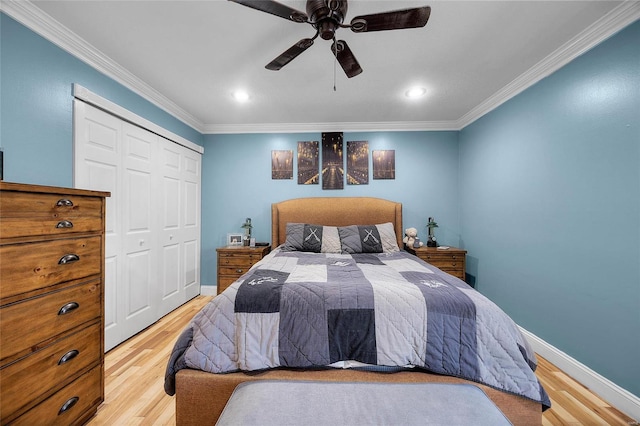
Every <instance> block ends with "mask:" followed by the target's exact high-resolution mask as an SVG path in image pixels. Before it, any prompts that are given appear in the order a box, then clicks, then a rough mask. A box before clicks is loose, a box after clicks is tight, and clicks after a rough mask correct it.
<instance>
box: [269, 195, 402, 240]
mask: <svg viewBox="0 0 640 426" xmlns="http://www.w3.org/2000/svg"><path fill="white" fill-rule="evenodd" d="M386 222H391V223H392V224H393V228H394V229H395V231H396V238H397V239H398V247H402V238H403V235H404V231H403V229H402V203H396V202H394V201H389V200H383V199H381V198H372V197H311V198H294V199H291V200H286V201H281V202H279V203H274V204H272V205H271V245H272V247H274V248H275V247H277V246H279V245H280V244H282V243H284V242H285V240H286V237H287V223H312V224H315V225H325V226H347V225H377V224H381V223H386Z"/></svg>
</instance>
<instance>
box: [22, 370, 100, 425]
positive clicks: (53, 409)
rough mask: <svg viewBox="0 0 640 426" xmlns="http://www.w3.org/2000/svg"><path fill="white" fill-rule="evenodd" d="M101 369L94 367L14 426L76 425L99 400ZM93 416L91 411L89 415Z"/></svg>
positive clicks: (23, 416) (27, 413)
mask: <svg viewBox="0 0 640 426" xmlns="http://www.w3.org/2000/svg"><path fill="white" fill-rule="evenodd" d="M101 384H102V369H101V368H100V366H98V367H95V368H94V369H92V370H91V371H89V372H88V373H86V374H84V375H83V376H81V377H80V378H78V380H76V381H74V382H72V383H71V384H69V385H68V386H66V387H64V388H63V389H61V390H60V391H58V392H57V393H56V394H54V395H52V396H51V397H49V398H47V399H46V400H44V401H43V402H42V403H41V404H39V405H37V406H36V407H35V408H33V409H32V410H29V411H27V412H26V413H25V414H23V415H22V416H20V417H19V418H18V419H17V420H16V422H15V423H14V424H15V425H29V426H31V425H76V424H82V423H84V422H85V421H87V420H88V418H86V417H88V415H87V412H88V410H89V409H90V408H92V407H97V406H98V405H99V404H100V402H101V401H102V385H101ZM91 413H92V412H91Z"/></svg>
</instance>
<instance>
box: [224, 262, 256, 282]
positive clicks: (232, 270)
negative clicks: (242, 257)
mask: <svg viewBox="0 0 640 426" xmlns="http://www.w3.org/2000/svg"><path fill="white" fill-rule="evenodd" d="M249 269H251V265H246V266H231V267H229V266H221V267H220V268H218V273H219V274H220V275H233V276H235V277H236V279H237V278H238V277H240V275H242V274H244V273H245V272H247V271H248V270H249Z"/></svg>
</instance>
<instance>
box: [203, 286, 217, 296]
mask: <svg viewBox="0 0 640 426" xmlns="http://www.w3.org/2000/svg"><path fill="white" fill-rule="evenodd" d="M200 294H201V295H203V296H215V295H217V294H218V287H216V286H215V285H204V284H203V285H201V286H200Z"/></svg>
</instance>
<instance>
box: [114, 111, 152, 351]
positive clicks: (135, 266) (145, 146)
mask: <svg viewBox="0 0 640 426" xmlns="http://www.w3.org/2000/svg"><path fill="white" fill-rule="evenodd" d="M123 151H124V152H123V154H124V156H123V188H122V212H121V216H120V217H121V219H122V225H123V231H122V235H123V245H124V247H123V248H124V252H123V255H124V256H123V261H124V271H125V272H124V274H123V281H122V283H121V285H120V286H119V287H120V291H121V292H122V295H121V296H122V297H121V302H122V303H119V304H118V308H119V309H121V313H120V315H119V316H120V317H121V318H123V330H122V332H123V333H124V336H123V337H124V338H125V339H126V338H129V337H131V336H133V335H134V334H136V333H137V332H139V331H140V330H142V329H144V328H145V327H147V326H148V325H149V324H152V323H153V322H154V321H155V320H156V319H157V318H158V316H157V309H158V308H157V306H158V292H157V290H156V288H155V287H156V286H157V275H158V274H157V269H158V236H157V231H156V230H157V225H156V223H155V222H156V219H157V211H158V206H157V201H156V200H157V194H158V193H159V191H158V189H159V188H158V185H157V179H158V176H157V175H158V172H157V163H158V158H157V156H158V152H159V149H158V136H156V135H155V134H153V133H151V132H149V131H147V130H144V129H142V128H140V127H137V126H133V125H131V124H129V123H126V122H125V123H123Z"/></svg>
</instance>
